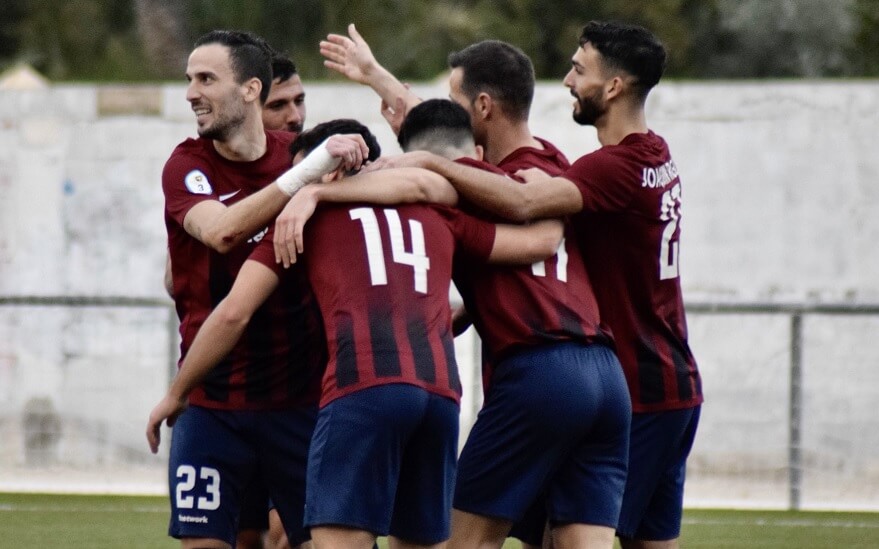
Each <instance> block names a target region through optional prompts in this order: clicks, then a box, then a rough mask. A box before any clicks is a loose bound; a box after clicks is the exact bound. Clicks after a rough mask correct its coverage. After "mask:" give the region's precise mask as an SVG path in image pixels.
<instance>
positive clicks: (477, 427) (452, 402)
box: [147, 21, 702, 549]
mask: <svg viewBox="0 0 879 549" xmlns="http://www.w3.org/2000/svg"><path fill="white" fill-rule="evenodd" d="M320 48H321V53H322V54H323V55H324V57H325V58H326V61H325V65H326V66H327V67H328V68H330V69H332V70H334V71H337V72H339V73H341V74H343V75H345V76H346V77H348V78H349V79H351V80H353V81H356V82H360V83H362V84H365V85H368V86H370V87H371V88H372V89H373V90H375V91H376V93H377V94H378V95H379V96H380V97H381V100H382V102H381V110H382V113H383V114H384V115H385V118H386V119H387V120H388V122H389V123H390V125H391V126H392V128H393V130H394V132H395V133H396V134H397V137H398V142H399V145H400V147H401V148H402V150H403V151H404V153H403V154H401V155H396V156H390V157H382V156H381V154H380V152H381V151H380V145H379V143H378V141H377V140H376V138H375V136H373V135H372V133H371V132H370V131H369V129H368V128H367V127H365V126H364V125H363V124H360V123H359V122H357V121H355V120H351V119H347V118H339V119H335V120H331V121H327V122H323V123H321V124H318V125H316V126H314V127H313V128H310V129H308V130H304V129H303V126H304V120H305V102H304V100H305V94H304V92H303V88H302V83H301V81H300V79H299V76H298V74H296V69H295V65H293V63H292V62H291V61H290V60H289V59H286V58H285V57H284V56H283V55H281V54H279V53H278V52H276V51H275V50H273V49H272V48H271V47H270V46H269V45H268V44H266V43H265V41H264V40H262V39H261V38H259V37H257V36H255V35H253V34H251V33H247V32H239V31H213V32H210V33H208V34H206V35H205V36H203V37H201V38H200V39H199V40H198V41H197V42H196V44H195V48H194V49H193V51H192V53H191V54H190V56H189V60H188V63H187V67H186V77H187V80H188V81H189V85H188V87H187V93H186V99H187V100H188V101H189V103H190V104H191V106H192V110H193V112H194V114H195V116H196V122H197V127H198V135H199V137H198V138H196V139H187V140H186V141H184V142H183V143H181V144H180V145H178V146H177V148H176V149H175V150H174V152H173V153H172V154H171V157H170V158H169V160H168V161H167V163H166V165H165V168H164V171H163V174H162V187H163V191H164V194H165V225H166V228H167V232H168V251H169V261H168V265H167V266H166V286H167V289H168V291H169V293H170V294H171V296H172V297H173V299H174V301H175V305H176V308H177V312H178V316H179V319H180V335H181V339H182V344H181V361H180V369H179V371H178V374H177V376H176V377H175V378H174V380H173V382H172V384H171V387H170V388H169V390H168V393H167V394H166V395H165V397H164V398H163V399H162V401H161V402H160V403H159V404H158V405H157V406H156V407H155V408H154V409H153V411H152V413H151V414H150V419H149V424H148V426H147V438H148V440H149V444H150V446H151V448H152V450H153V451H154V452H155V451H157V450H158V445H159V435H160V427H161V425H162V424H163V423H165V422H167V424H168V425H169V426H173V435H172V440H171V450H170V461H169V488H170V499H171V520H170V527H169V534H170V535H171V536H173V537H175V538H178V539H180V540H181V545H182V546H183V547H186V548H230V547H240V548H244V547H261V546H262V545H261V544H262V543H266V544H268V545H267V546H271V547H286V546H291V547H297V546H313V547H316V548H317V549H321V548H324V547H327V548H349V547H350V548H360V547H363V548H370V547H373V546H374V544H375V542H376V538H377V537H378V536H389V543H390V545H391V547H445V546H448V547H453V548H477V547H479V548H481V547H500V546H501V545H502V544H503V543H504V540H505V539H506V538H507V537H516V538H518V539H520V540H521V541H522V542H523V544H525V545H526V546H537V547H540V546H544V547H556V548H567V547H577V548H593V547H596V548H610V547H612V546H613V542H614V537H615V536H618V537H619V539H620V543H621V545H622V546H623V547H624V548H625V549H629V548H638V547H643V548H656V549H659V548H671V547H677V539H678V537H679V533H680V523H681V512H682V504H683V485H684V475H685V466H686V459H687V456H688V454H689V451H690V448H691V446H692V443H693V439H694V437H695V432H696V427H697V424H698V419H699V410H700V407H701V403H702V393H701V382H700V378H699V373H698V370H697V367H696V363H695V360H694V359H693V356H692V353H691V352H690V349H689V346H688V343H687V328H686V319H685V314H684V307H683V301H682V297H681V286H680V278H679V259H680V253H679V249H680V208H681V186H680V178H679V177H678V170H677V167H676V166H675V164H674V161H673V159H672V157H671V155H670V153H669V150H668V146H667V145H666V143H665V141H664V140H663V139H662V138H661V137H660V136H658V135H656V134H655V133H654V132H653V131H651V130H650V129H649V128H648V126H647V121H646V116H645V102H646V99H647V95H648V93H649V91H650V90H651V89H652V88H653V87H654V86H655V85H656V84H657V83H658V82H659V80H660V78H661V76H662V73H663V70H664V67H665V57H666V52H665V50H664V47H663V46H662V44H661V43H660V42H659V41H658V40H657V38H656V37H655V36H654V35H653V34H651V33H650V32H649V31H647V30H646V29H643V28H641V27H637V26H633V25H627V24H620V23H611V22H595V21H593V22H590V23H588V24H587V25H585V27H584V28H583V31H582V34H581V35H580V38H579V44H577V45H576V47H575V48H573V49H574V54H573V56H572V59H571V68H570V70H569V72H568V73H567V75H566V76H565V78H564V81H563V84H564V85H565V86H566V87H567V88H568V89H569V90H570V92H571V95H572V96H573V98H574V102H573V118H574V120H575V121H576V122H577V123H579V124H581V125H590V126H594V127H595V129H596V131H597V135H598V139H599V142H600V144H601V147H600V148H599V149H597V150H595V151H592V152H589V153H588V154H585V155H584V156H582V157H580V158H579V159H578V160H576V161H575V162H574V163H573V164H571V163H569V161H568V160H567V158H566V157H565V156H564V155H563V154H562V153H561V152H560V151H559V150H558V149H557V148H556V147H555V146H554V145H553V144H551V143H549V142H547V141H546V140H543V139H541V138H539V137H536V136H533V135H532V134H531V132H530V129H529V126H528V120H529V113H530V107H531V102H532V99H533V94H534V71H533V67H532V65H531V62H530V60H529V58H528V57H527V55H525V54H524V53H523V52H522V51H521V50H520V49H518V48H517V47H515V46H513V45H511V44H508V43H505V42H501V41H496V40H486V41H482V42H478V43H475V44H473V45H471V46H468V47H467V48H464V49H463V50H461V51H458V52H454V53H452V54H451V55H449V58H448V61H449V67H450V69H451V72H450V76H449V90H450V93H449V99H429V100H426V101H423V100H422V99H420V98H418V97H416V96H415V95H414V94H413V93H412V92H411V91H410V90H409V89H408V87H407V86H405V85H404V84H402V83H401V82H399V81H398V80H397V79H396V78H395V77H394V76H393V75H392V74H391V73H390V72H388V71H387V70H386V69H385V68H384V67H382V66H381V65H380V64H379V63H378V61H377V60H376V59H375V57H374V56H373V54H372V52H371V51H370V48H369V46H368V44H367V43H366V42H365V41H364V39H363V38H362V37H361V36H360V35H359V34H358V33H357V30H356V29H355V28H354V26H353V25H351V26H350V27H349V29H348V35H337V34H331V35H329V36H328V37H327V39H326V40H325V41H323V42H321V44H320ZM338 110H339V113H340V114H343V113H344V110H345V105H344V104H339V105H338ZM560 122H561V121H560ZM291 166H292V167H291ZM657 174H666V176H665V177H661V178H660V177H658V176H657ZM452 283H454V284H455V286H456V288H457V290H458V291H459V293H460V294H461V296H462V299H463V304H464V305H463V307H461V308H460V309H458V310H455V311H454V312H453V311H452V310H451V309H450V306H449V289H450V285H451V284H452ZM471 324H472V325H473V326H474V327H475V329H476V331H477V333H478V334H479V336H480V339H481V342H482V351H483V360H482V374H483V376H482V377H483V391H484V404H483V407H482V409H481V410H480V412H479V414H478V417H477V419H476V422H475V424H474V425H473V428H472V430H471V431H470V433H469V436H468V437H467V440H466V442H465V444H464V447H463V450H462V451H461V453H460V455H458V451H457V448H458V428H459V403H460V397H461V391H462V387H461V382H460V378H459V376H458V369H457V365H456V363H455V353H454V336H455V335H458V334H460V333H461V332H462V331H463V330H465V329H466V328H467V327H468V326H469V325H471ZM269 509H271V514H270V513H269ZM270 516H271V517H273V525H274V526H275V527H273V528H272V529H271V531H270V535H269V536H268V537H267V538H266V539H263V534H262V531H263V530H266V529H267V528H268V521H269V519H268V517H270ZM278 519H279V520H278ZM281 524H282V525H283V527H282V528H281V527H280V525H281ZM236 544H237V545H236ZM248 544H254V545H248Z"/></svg>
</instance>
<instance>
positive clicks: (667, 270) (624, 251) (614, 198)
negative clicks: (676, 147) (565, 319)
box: [563, 131, 702, 412]
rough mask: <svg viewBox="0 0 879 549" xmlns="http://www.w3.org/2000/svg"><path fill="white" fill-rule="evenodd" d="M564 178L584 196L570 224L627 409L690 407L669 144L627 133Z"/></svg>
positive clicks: (697, 386) (691, 371)
mask: <svg viewBox="0 0 879 549" xmlns="http://www.w3.org/2000/svg"><path fill="white" fill-rule="evenodd" d="M563 177H565V178H566V179H569V180H571V181H572V182H574V183H575V184H576V185H577V187H578V188H579V190H580V192H581V194H582V196H583V212H582V213H580V214H578V215H577V216H575V217H574V223H575V224H576V226H577V229H578V231H579V234H580V235H581V238H580V244H581V246H582V247H583V257H584V259H585V260H586V268H587V270H588V271H589V275H590V277H591V279H592V283H593V285H594V286H595V290H596V297H597V298H598V304H599V306H600V308H601V315H602V319H603V320H604V321H605V322H607V323H608V324H609V325H610V327H611V329H612V330H613V334H614V338H615V340H616V343H617V354H618V356H619V359H620V362H621V363H622V365H623V368H624V370H625V373H626V380H627V381H628V384H629V391H630V393H631V395H632V403H633V410H634V411H636V412H650V411H661V410H674V409H681V408H688V407H693V406H696V405H698V404H699V403H701V402H702V386H701V385H702V383H701V380H700V377H699V371H698V369H697V367H696V361H695V359H694V358H693V354H692V352H691V351H690V347H689V344H688V343H687V321H686V318H685V316H684V304H683V299H682V295H681V284H680V278H679V276H678V260H679V250H680V234H681V228H680V222H681V181H680V178H679V177H678V172H677V168H676V166H675V163H674V161H673V160H672V158H671V154H670V153H669V150H668V145H666V143H665V140H663V139H662V138H661V137H659V136H658V135H656V134H654V133H653V132H652V131H651V132H649V133H646V134H631V135H629V136H627V137H626V138H625V139H623V140H622V141H621V142H620V144H619V145H613V146H606V147H602V148H600V149H598V150H597V151H595V152H593V153H590V154H587V155H585V156H583V157H582V158H580V159H579V160H577V161H576V162H575V163H574V165H573V166H572V167H571V169H570V170H568V171H567V172H565V174H564V175H563Z"/></svg>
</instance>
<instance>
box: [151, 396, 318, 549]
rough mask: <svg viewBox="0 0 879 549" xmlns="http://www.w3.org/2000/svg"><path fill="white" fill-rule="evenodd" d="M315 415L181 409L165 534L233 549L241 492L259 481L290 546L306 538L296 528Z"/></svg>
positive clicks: (298, 411) (173, 449)
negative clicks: (207, 540) (224, 544)
mask: <svg viewBox="0 0 879 549" xmlns="http://www.w3.org/2000/svg"><path fill="white" fill-rule="evenodd" d="M316 414H317V410H316V408H309V409H295V410H280V411H227V410H211V409H207V408H202V407H199V406H190V407H189V408H187V409H186V410H185V411H184V412H183V414H181V415H180V417H179V418H178V419H177V423H176V424H175V425H174V429H173V431H172V437H171V455H170V460H169V469H168V482H169V487H170V495H171V521H170V525H169V527H168V534H169V535H170V536H172V537H175V538H182V537H199V538H212V539H220V540H223V541H226V542H227V543H229V544H231V545H232V546H233V547H234V546H235V537H236V533H237V530H238V518H239V514H240V512H241V506H242V499H243V495H244V492H245V488H246V486H248V485H249V484H250V483H251V482H252V481H253V480H254V479H256V478H258V479H260V480H261V481H262V482H264V483H265V486H268V487H269V494H270V496H271V498H272V500H273V503H274V505H275V508H276V509H277V510H278V513H279V514H280V516H281V521H282V522H283V523H284V527H285V529H286V530H287V536H288V538H289V539H290V541H291V543H292V544H293V545H295V544H298V543H301V542H303V541H305V540H307V539H309V537H310V536H309V535H308V531H307V530H306V529H305V528H304V526H303V511H304V504H305V465H306V458H307V456H308V445H309V443H310V441H311V435H312V433H313V431H314V424H315V420H316ZM266 512H268V508H266Z"/></svg>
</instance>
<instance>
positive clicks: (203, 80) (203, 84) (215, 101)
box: [186, 44, 247, 141]
mask: <svg viewBox="0 0 879 549" xmlns="http://www.w3.org/2000/svg"><path fill="white" fill-rule="evenodd" d="M186 79H187V80H188V81H189V86H188V87H187V89H186V100H187V101H189V103H190V105H192V110H193V112H194V113H195V119H196V123H197V124H198V135H200V136H201V137H204V138H207V139H213V140H215V141H227V140H228V139H229V138H230V137H231V136H232V135H234V134H235V132H236V131H237V130H238V128H240V127H241V126H242V125H243V123H244V121H245V119H246V118H247V109H246V104H245V100H244V94H245V89H244V86H242V85H241V84H238V83H237V82H236V79H235V73H234V71H233V70H232V64H231V60H230V58H229V49H228V48H227V47H226V46H223V45H220V44H206V45H204V46H199V47H197V48H195V50H193V51H192V53H191V54H190V56H189V62H188V63H187V65H186Z"/></svg>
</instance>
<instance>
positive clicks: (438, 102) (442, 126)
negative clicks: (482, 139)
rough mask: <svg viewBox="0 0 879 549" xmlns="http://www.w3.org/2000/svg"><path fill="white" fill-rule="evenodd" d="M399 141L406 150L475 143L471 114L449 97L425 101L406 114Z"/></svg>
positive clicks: (398, 136)
mask: <svg viewBox="0 0 879 549" xmlns="http://www.w3.org/2000/svg"><path fill="white" fill-rule="evenodd" d="M397 142H398V143H399V144H400V148H402V149H403V150H404V151H410V150H413V148H418V149H431V150H432V149H433V147H434V146H449V145H451V146H454V147H461V146H464V145H467V144H468V142H469V143H470V144H472V143H473V126H472V125H471V123H470V115H469V114H468V113H467V110H466V109H464V107H462V106H461V105H459V104H457V103H455V102H454V101H449V100H448V99H428V100H427V101H422V102H421V103H419V104H418V105H416V106H414V107H412V109H411V110H410V111H409V112H408V113H407V114H406V118H404V119H403V123H402V124H401V125H400V133H399V134H397Z"/></svg>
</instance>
